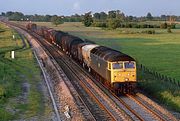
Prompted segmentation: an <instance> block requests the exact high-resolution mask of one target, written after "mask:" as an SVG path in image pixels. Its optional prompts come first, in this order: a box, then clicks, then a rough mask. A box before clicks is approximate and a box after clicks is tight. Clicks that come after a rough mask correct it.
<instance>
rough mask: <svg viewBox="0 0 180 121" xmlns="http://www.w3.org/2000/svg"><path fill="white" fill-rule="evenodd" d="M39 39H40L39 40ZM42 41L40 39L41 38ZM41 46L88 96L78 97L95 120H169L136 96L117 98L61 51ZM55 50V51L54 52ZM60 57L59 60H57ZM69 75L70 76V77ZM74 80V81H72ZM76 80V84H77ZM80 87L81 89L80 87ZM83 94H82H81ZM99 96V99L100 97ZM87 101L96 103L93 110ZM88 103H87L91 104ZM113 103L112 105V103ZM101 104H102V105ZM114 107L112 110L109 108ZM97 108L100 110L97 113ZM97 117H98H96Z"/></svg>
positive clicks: (77, 87) (78, 88)
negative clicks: (89, 97)
mask: <svg viewBox="0 0 180 121" xmlns="http://www.w3.org/2000/svg"><path fill="white" fill-rule="evenodd" d="M39 39H40V38H39ZM41 39H42V38H41ZM39 42H40V43H41V44H42V46H44V47H45V48H46V49H47V47H48V49H47V50H48V52H49V53H51V52H53V53H51V54H52V56H53V57H54V58H55V60H56V61H57V63H58V64H59V65H61V66H62V67H63V66H64V68H65V69H67V70H66V71H67V72H68V73H70V71H71V74H72V75H73V77H71V78H76V81H74V82H73V81H71V82H72V83H73V85H76V89H77V90H81V91H82V90H83V89H84V92H85V91H86V92H87V93H88V94H89V95H86V94H84V95H83V94H80V97H83V99H81V100H85V101H84V103H86V105H88V106H87V108H88V109H89V110H90V111H91V112H92V115H93V116H94V119H95V120H100V119H107V120H124V119H126V120H140V121H142V120H162V121H166V120H167V121H168V120H171V118H170V117H168V116H166V115H164V114H163V113H161V111H159V110H155V108H152V107H151V105H149V104H148V103H147V102H145V101H144V100H143V99H142V98H140V97H138V96H132V95H125V96H121V97H117V96H116V95H114V94H113V93H112V92H109V91H107V88H105V87H104V86H103V85H101V84H100V83H97V82H96V81H95V80H94V79H93V78H92V76H90V75H89V74H88V73H87V71H84V70H83V69H82V67H80V66H79V65H78V64H77V63H75V62H74V61H73V60H71V59H70V58H69V57H67V55H65V54H63V53H62V52H61V51H57V47H54V46H52V45H51V44H49V43H47V42H45V41H39ZM55 50H56V51H55ZM59 56H61V58H59ZM72 75H71V76H72ZM72 80H75V79H72ZM77 80H78V83H77ZM94 83H96V84H97V85H98V87H100V88H101V89H102V90H103V91H102V90H98V89H96V88H95V87H93V86H92V85H95V84H94ZM79 85H81V88H80V86H79ZM101 91H102V92H105V93H106V94H103V93H102V92H101ZM81 93H83V92H81ZM102 95H103V96H104V97H106V99H107V98H109V99H108V100H105V99H103V98H101V97H103V96H102ZM84 96H91V98H93V99H84ZM100 96H101V97H100ZM89 100H91V101H92V100H93V101H95V102H96V104H98V105H97V107H96V108H94V109H95V110H93V109H91V108H90V107H91V106H92V105H89V104H87V102H88V101H89ZM91 101H89V103H90V102H91ZM112 102H114V103H112ZM102 103H103V104H102ZM93 106H94V105H93ZM108 106H110V107H115V108H114V109H113V108H112V109H111V108H110V107H108ZM99 107H100V108H101V109H102V110H101V111H102V112H103V113H102V112H99ZM96 109H97V110H98V111H97V110H96ZM97 115H98V116H97Z"/></svg>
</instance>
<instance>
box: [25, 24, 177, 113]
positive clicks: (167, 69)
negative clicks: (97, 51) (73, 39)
mask: <svg viewBox="0 0 180 121" xmlns="http://www.w3.org/2000/svg"><path fill="white" fill-rule="evenodd" d="M23 24H25V23H23ZM37 24H38V25H41V26H47V27H49V28H54V29H56V30H62V31H66V32H69V33H70V34H73V35H77V36H79V37H81V38H84V39H89V40H92V41H94V42H96V43H98V44H100V45H105V46H109V47H111V48H114V49H117V50H120V51H122V52H124V53H126V54H129V55H131V56H132V57H134V58H135V59H136V60H137V62H138V63H140V64H143V65H145V66H146V67H148V68H149V69H151V70H154V71H157V72H159V73H161V74H163V75H167V76H168V77H172V78H175V79H176V80H177V81H180V75H179V73H180V68H179V67H180V29H172V33H168V32H167V30H166V29H154V30H155V34H151V35H150V34H144V33H141V32H142V31H145V30H152V29H135V28H133V29H129V28H119V29H116V30H107V29H101V28H98V27H85V26H83V25H82V23H73V22H72V23H70V22H69V23H64V24H62V25H59V26H54V25H52V24H51V23H47V22H46V23H43V22H37ZM176 26H177V28H179V27H180V25H179V24H178V25H176ZM138 75H139V81H140V80H141V81H142V83H141V85H140V86H141V87H142V88H143V89H144V90H145V91H146V92H148V93H149V94H150V95H151V96H153V97H155V98H156V99H158V100H159V101H160V102H161V103H163V104H165V105H166V106H168V107H170V108H172V109H174V110H176V111H178V112H180V90H179V88H176V87H174V86H173V85H171V84H169V83H164V82H162V81H161V80H157V79H156V78H154V77H153V76H152V75H149V74H144V73H143V74H142V73H141V72H140V71H138Z"/></svg>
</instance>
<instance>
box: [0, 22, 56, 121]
mask: <svg viewBox="0 0 180 121" xmlns="http://www.w3.org/2000/svg"><path fill="white" fill-rule="evenodd" d="M12 35H15V39H13V38H12ZM23 38H24V37H23ZM24 39H25V38H24ZM25 43H26V46H25V47H24V48H22V47H23V43H22V40H21V38H20V36H19V34H18V33H17V32H16V31H14V30H12V29H10V28H9V27H7V26H5V25H4V24H2V23H0V120H1V121H6V120H20V119H21V120H27V119H30V120H36V119H42V120H43V118H42V116H43V115H45V116H48V114H49V112H51V110H52V109H51V107H49V106H48V105H46V99H45V98H44V97H45V96H44V93H43V86H42V85H43V84H42V81H41V80H42V77H41V74H40V69H39V67H38V65H37V63H36V60H35V58H34V56H33V54H32V50H31V48H30V46H29V44H28V43H27V41H26V39H25ZM15 49H16V51H15V59H11V58H10V51H11V50H15ZM42 100H43V101H44V102H43V101H42Z"/></svg>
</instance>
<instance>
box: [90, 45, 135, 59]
mask: <svg viewBox="0 0 180 121" xmlns="http://www.w3.org/2000/svg"><path fill="white" fill-rule="evenodd" d="M91 53H93V54H95V55H97V56H99V57H100V58H103V59H104V60H106V61H110V62H116V61H134V59H133V58H132V57H130V56H128V55H126V54H124V53H122V52H119V51H117V50H114V49H111V48H108V47H105V46H98V47H95V48H94V49H92V50H91Z"/></svg>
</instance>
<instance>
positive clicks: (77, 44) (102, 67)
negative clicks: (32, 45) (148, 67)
mask: <svg viewBox="0 0 180 121" xmlns="http://www.w3.org/2000/svg"><path fill="white" fill-rule="evenodd" d="M26 28H27V29H28V30H29V31H31V32H35V33H36V34H38V35H40V36H42V37H44V38H45V40H46V41H48V42H49V43H51V44H53V45H55V46H58V47H59V48H60V49H61V50H62V51H63V52H64V53H65V54H67V55H69V56H70V57H71V58H72V59H74V60H75V61H76V62H78V63H79V64H81V65H82V66H83V67H84V68H86V69H87V70H88V71H89V73H91V74H92V76H94V78H95V79H96V80H97V81H100V82H101V83H103V84H104V85H105V86H106V87H108V88H109V89H110V90H112V91H114V92H116V93H131V92H134V90H135V88H136V82H137V73H136V61H135V59H133V58H132V57H130V56H129V55H127V54H124V53H122V52H120V51H117V50H114V49H111V48H108V47H105V46H100V45H97V44H92V43H89V42H87V41H84V40H82V39H81V38H79V37H76V36H73V35H70V34H68V33H66V32H62V31H57V30H54V29H51V28H47V27H42V26H37V25H36V24H34V23H28V24H27V26H26Z"/></svg>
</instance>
